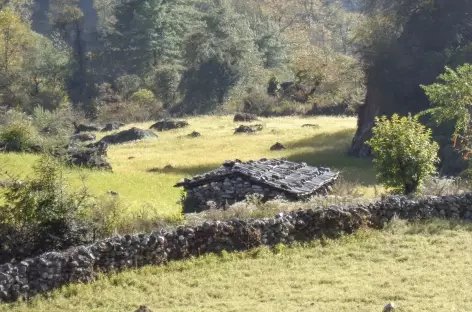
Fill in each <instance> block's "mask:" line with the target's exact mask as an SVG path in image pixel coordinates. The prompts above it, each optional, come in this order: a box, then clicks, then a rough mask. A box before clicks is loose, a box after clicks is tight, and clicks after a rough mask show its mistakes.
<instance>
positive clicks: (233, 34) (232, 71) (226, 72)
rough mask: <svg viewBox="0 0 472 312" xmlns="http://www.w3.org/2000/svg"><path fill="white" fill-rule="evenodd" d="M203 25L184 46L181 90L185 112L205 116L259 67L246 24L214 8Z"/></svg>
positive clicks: (221, 7) (225, 9)
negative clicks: (184, 67)
mask: <svg viewBox="0 0 472 312" xmlns="http://www.w3.org/2000/svg"><path fill="white" fill-rule="evenodd" d="M203 21H204V25H203V26H202V27H200V28H197V29H196V30H195V31H194V32H193V33H192V34H191V35H189V36H188V37H187V39H186V42H185V61H186V62H185V66H186V67H187V70H186V71H185V72H184V73H183V75H182V81H181V84H180V90H181V92H182V93H183V94H185V96H184V98H183V100H182V104H183V108H184V111H186V112H197V113H208V112H211V111H213V110H215V109H216V108H217V107H218V106H220V105H221V104H223V102H224V101H225V100H226V98H227V97H228V94H229V91H230V90H231V89H232V88H233V87H234V86H236V85H237V84H238V83H240V82H241V81H243V80H244V79H245V78H246V77H248V76H249V74H250V73H251V69H252V68H253V67H256V66H260V65H261V63H262V62H261V54H260V52H259V51H258V49H257V47H256V44H255V42H254V35H253V32H252V31H251V28H250V24H249V22H248V21H247V20H246V19H244V17H243V16H240V15H239V14H237V13H235V12H233V11H232V9H231V7H230V6H228V5H225V4H224V3H222V4H215V5H214V6H212V7H211V8H210V9H209V10H208V12H207V13H206V14H205V16H204V18H203Z"/></svg>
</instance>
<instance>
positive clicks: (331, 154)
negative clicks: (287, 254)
mask: <svg viewBox="0 0 472 312" xmlns="http://www.w3.org/2000/svg"><path fill="white" fill-rule="evenodd" d="M187 120H188V122H189V124H190V126H189V127H188V128H185V129H180V130H172V131H168V132H161V133H158V135H159V138H158V139H157V140H152V141H142V142H137V143H131V144H123V145H119V146H111V147H110V150H109V153H108V154H109V157H108V158H109V161H110V163H111V165H112V167H113V172H112V173H110V172H103V171H102V172H100V171H92V170H77V169H75V170H69V171H68V176H69V179H70V181H71V184H72V186H74V187H79V186H80V185H81V183H82V181H81V177H82V176H83V175H85V176H86V180H85V184H86V186H87V187H88V188H89V189H90V190H91V191H92V192H93V193H95V194H96V195H105V194H106V192H107V191H109V190H110V191H115V192H118V194H119V198H120V200H121V201H122V203H123V205H124V207H125V208H126V213H127V214H129V215H135V216H144V217H146V218H152V217H154V216H159V217H168V216H172V215H177V214H180V211H181V210H180V205H179V204H178V200H179V198H180V195H181V189H178V188H174V187H173V185H174V184H175V183H177V182H178V181H179V180H181V179H182V178H184V177H191V176H192V175H195V174H198V173H203V172H206V171H209V170H212V169H215V168H217V167H218V166H220V165H221V164H222V163H223V162H224V161H225V160H231V159H241V160H243V161H247V160H250V159H260V158H263V157H266V158H278V157H285V158H287V159H289V160H293V161H304V162H306V163H308V164H310V165H314V166H328V167H331V168H334V169H338V170H341V171H342V172H343V176H344V177H345V179H346V180H348V181H351V182H355V183H357V184H358V187H359V189H360V190H361V191H362V192H364V193H366V195H367V196H369V195H373V193H374V189H373V186H374V185H375V175H374V172H373V170H372V166H371V164H370V162H369V161H366V160H362V159H354V158H349V157H347V155H346V152H347V149H348V147H349V144H350V142H351V139H352V137H353V135H354V132H355V129H356V119H355V118H345V117H316V118H300V117H284V118H267V119H263V120H262V121H261V123H262V124H264V129H263V131H262V132H260V133H258V134H253V135H251V134H239V135H233V132H234V128H235V127H236V126H238V125H239V124H238V123H234V122H233V121H232V116H223V117H213V116H208V117H198V118H189V119H187ZM303 124H317V125H319V126H320V128H319V129H314V128H310V127H305V128H302V125H303ZM150 125H151V123H147V124H134V125H127V127H132V126H136V127H139V128H143V129H147V128H149V126H150ZM192 131H198V132H200V133H201V135H202V136H201V137H200V138H188V137H186V134H188V133H190V132H192ZM97 136H98V138H100V137H101V136H103V134H102V133H97ZM276 142H281V143H282V144H284V145H285V146H286V147H287V149H286V150H283V151H270V150H269V148H270V146H271V145H273V144H274V143H276ZM35 159H36V157H35V156H32V155H18V154H6V155H5V154H0V164H1V168H2V172H3V171H9V172H10V174H15V175H18V174H19V175H21V176H25V175H27V174H29V173H30V172H31V166H32V164H33V163H34V160H35ZM168 164H170V165H172V166H173V169H170V170H162V169H163V167H164V166H166V165H168ZM0 179H1V176H0Z"/></svg>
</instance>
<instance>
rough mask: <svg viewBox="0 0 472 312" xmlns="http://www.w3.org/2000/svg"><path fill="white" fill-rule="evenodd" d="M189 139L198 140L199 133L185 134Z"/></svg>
mask: <svg viewBox="0 0 472 312" xmlns="http://www.w3.org/2000/svg"><path fill="white" fill-rule="evenodd" d="M187 136H188V137H189V138H198V137H200V136H201V134H200V132H197V131H193V132H192V133H189V134H187Z"/></svg>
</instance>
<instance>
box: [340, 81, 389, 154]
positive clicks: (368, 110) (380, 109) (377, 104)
mask: <svg viewBox="0 0 472 312" xmlns="http://www.w3.org/2000/svg"><path fill="white" fill-rule="evenodd" d="M380 81H381V80H379V77H377V75H375V74H374V73H373V72H370V73H368V74H367V94H366V98H365V104H363V105H362V106H360V107H359V112H358V119H357V131H356V134H355V135H354V138H353V139H352V145H351V148H350V149H349V155H350V156H356V157H366V156H370V154H371V150H370V147H369V146H368V145H367V144H366V143H365V142H366V141H367V140H369V139H370V138H371V137H372V127H373V126H374V121H375V117H376V116H379V115H381V114H385V113H387V112H388V111H389V107H390V110H391V107H392V105H393V98H392V97H391V96H390V95H389V91H388V90H387V88H383V87H382V85H381V84H380Z"/></svg>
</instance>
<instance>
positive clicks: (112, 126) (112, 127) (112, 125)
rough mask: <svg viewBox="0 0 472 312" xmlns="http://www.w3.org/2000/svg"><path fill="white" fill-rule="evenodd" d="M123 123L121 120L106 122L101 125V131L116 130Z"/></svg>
mask: <svg viewBox="0 0 472 312" xmlns="http://www.w3.org/2000/svg"><path fill="white" fill-rule="evenodd" d="M124 125H125V124H124V123H122V122H110V123H107V124H106V125H105V127H103V129H102V132H107V131H114V130H118V129H120V128H121V127H123V126H124Z"/></svg>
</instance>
